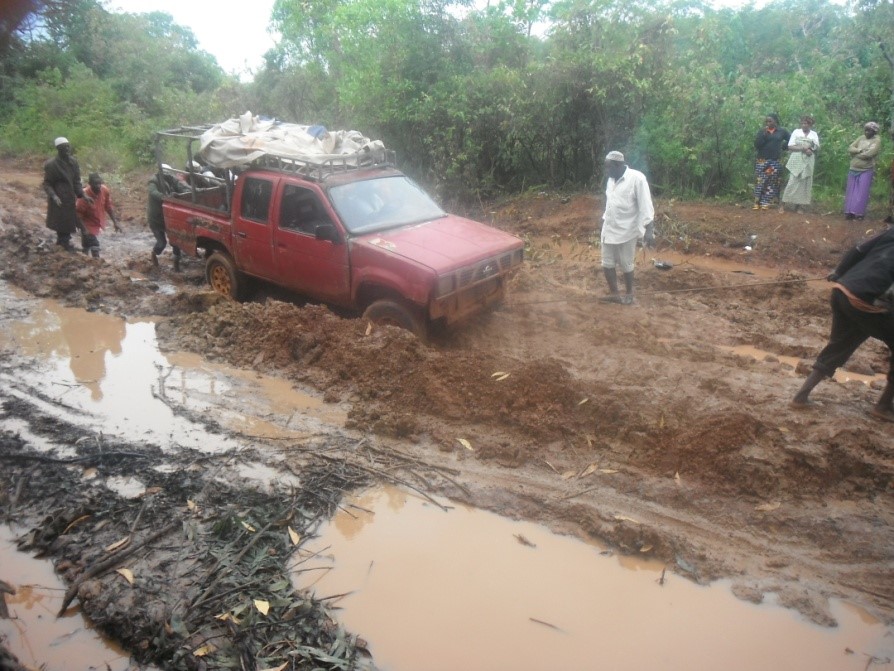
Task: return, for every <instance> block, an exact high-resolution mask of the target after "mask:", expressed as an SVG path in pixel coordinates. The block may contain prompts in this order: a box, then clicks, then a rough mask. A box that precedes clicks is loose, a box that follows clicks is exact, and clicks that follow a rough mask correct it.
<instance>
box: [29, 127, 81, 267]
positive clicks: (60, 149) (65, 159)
mask: <svg viewBox="0 0 894 671" xmlns="http://www.w3.org/2000/svg"><path fill="white" fill-rule="evenodd" d="M53 144H55V145H56V156H55V157H54V158H51V159H50V160H49V161H47V162H46V163H44V164H43V184H42V185H41V186H42V187H43V190H44V191H45V192H46V194H47V228H49V229H50V230H52V231H56V244H57V245H59V246H60V247H62V248H63V249H65V250H67V251H72V250H73V249H74V247H72V245H71V234H72V233H74V232H75V231H76V230H78V228H80V222H79V221H78V214H77V211H76V209H75V202H76V200H77V199H78V198H84V199H85V200H86V201H87V202H88V203H90V204H91V205H92V204H93V199H92V198H90V197H89V196H87V195H85V194H84V187H83V186H82V185H81V168H80V167H79V166H78V162H77V161H76V160H75V158H74V156H72V155H71V144H70V143H69V141H68V140H67V139H65V138H64V137H57V138H56V140H55V141H54V142H53Z"/></svg>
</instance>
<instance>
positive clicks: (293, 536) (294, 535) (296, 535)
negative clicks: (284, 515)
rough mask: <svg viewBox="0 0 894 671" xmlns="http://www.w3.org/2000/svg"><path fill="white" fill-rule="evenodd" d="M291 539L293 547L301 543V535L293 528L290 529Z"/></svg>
mask: <svg viewBox="0 0 894 671" xmlns="http://www.w3.org/2000/svg"><path fill="white" fill-rule="evenodd" d="M289 539H290V540H291V541H292V545H298V543H300V542H301V535H300V534H299V533H298V532H297V531H295V530H294V529H293V528H292V527H289Z"/></svg>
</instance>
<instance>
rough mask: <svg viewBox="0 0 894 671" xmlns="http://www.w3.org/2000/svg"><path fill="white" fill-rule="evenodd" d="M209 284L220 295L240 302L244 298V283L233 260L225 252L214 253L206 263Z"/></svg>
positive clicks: (206, 275)
mask: <svg viewBox="0 0 894 671" xmlns="http://www.w3.org/2000/svg"><path fill="white" fill-rule="evenodd" d="M205 277H206V278H207V280H208V284H210V285H211V288H212V289H214V291H216V292H217V293H219V294H223V295H224V296H226V297H227V298H232V299H233V300H234V301H238V300H239V299H240V298H241V297H242V284H243V283H242V281H241V279H240V277H239V271H237V270H236V266H235V264H234V263H233V259H231V258H230V257H229V256H227V255H226V254H224V253H223V252H214V253H213V254H211V256H209V257H208V260H207V261H206V262H205Z"/></svg>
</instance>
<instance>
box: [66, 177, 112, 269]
mask: <svg viewBox="0 0 894 671" xmlns="http://www.w3.org/2000/svg"><path fill="white" fill-rule="evenodd" d="M87 183H88V186H87V188H86V189H84V193H85V194H86V195H88V196H90V197H91V198H92V199H93V204H92V205H91V204H90V203H89V202H88V201H87V200H86V199H84V198H79V199H78V202H77V204H76V207H77V211H78V218H80V220H81V248H82V249H83V250H84V253H85V254H90V256H92V257H93V258H95V259H98V258H99V237H98V236H99V234H100V233H102V231H103V230H104V229H105V227H106V215H107V214H108V215H109V218H110V219H111V220H112V224H114V226H115V231H116V232H121V227H120V226H119V225H118V215H117V214H116V213H115V206H114V205H113V204H112V194H111V192H110V191H109V187H107V186H106V185H105V184H103V182H102V177H100V176H99V174H98V173H95V172H91V173H90V176H89V177H88V179H87Z"/></svg>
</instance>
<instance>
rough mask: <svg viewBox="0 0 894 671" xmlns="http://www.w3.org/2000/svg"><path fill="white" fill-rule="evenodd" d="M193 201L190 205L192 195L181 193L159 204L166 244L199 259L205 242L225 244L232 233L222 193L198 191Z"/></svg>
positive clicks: (206, 190)
mask: <svg viewBox="0 0 894 671" xmlns="http://www.w3.org/2000/svg"><path fill="white" fill-rule="evenodd" d="M195 198H196V202H193V194H192V193H183V194H177V195H170V196H167V197H166V198H165V200H164V203H162V211H163V212H164V218H165V229H166V231H167V235H168V240H169V241H170V243H171V244H172V245H176V246H177V247H179V248H180V249H181V250H182V251H183V252H184V253H185V254H189V255H190V256H198V254H199V252H198V250H199V249H200V248H203V247H205V246H206V245H204V244H202V242H203V241H204V240H207V241H212V240H217V241H221V242H225V241H228V240H229V237H230V234H231V229H232V226H231V224H230V214H229V212H228V211H227V210H226V209H225V208H224V203H225V196H224V195H223V190H222V189H219V188H212V189H197V190H196V191H195ZM200 201H201V202H200Z"/></svg>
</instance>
